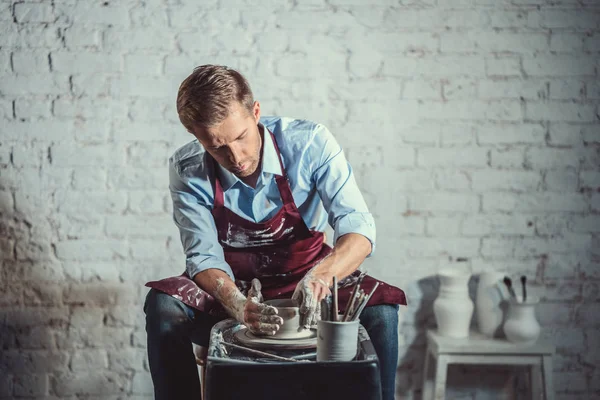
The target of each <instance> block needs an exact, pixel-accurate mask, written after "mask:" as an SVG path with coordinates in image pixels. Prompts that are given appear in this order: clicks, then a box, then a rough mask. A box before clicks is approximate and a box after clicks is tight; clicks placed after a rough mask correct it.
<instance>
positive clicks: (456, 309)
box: [433, 269, 474, 338]
mask: <svg viewBox="0 0 600 400" xmlns="http://www.w3.org/2000/svg"><path fill="white" fill-rule="evenodd" d="M438 277H439V278H440V293H439V295H438V297H437V298H436V299H435V301H434V302H433V313H434V315H435V320H436V322H437V326H438V334H439V335H440V336H447V337H453V338H465V337H468V336H469V326H470V324H471V317H472V316H473V308H474V306H473V302H472V301H471V298H470V297H469V288H468V282H469V278H470V277H471V274H470V273H468V272H466V271H461V270H455V269H444V270H442V271H440V272H439V273H438Z"/></svg>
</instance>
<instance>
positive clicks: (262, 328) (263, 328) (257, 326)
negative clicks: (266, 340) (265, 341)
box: [249, 322, 279, 336]
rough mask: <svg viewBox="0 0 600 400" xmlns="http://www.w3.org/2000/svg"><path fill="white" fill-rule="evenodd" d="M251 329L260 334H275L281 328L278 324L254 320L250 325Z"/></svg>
mask: <svg viewBox="0 0 600 400" xmlns="http://www.w3.org/2000/svg"><path fill="white" fill-rule="evenodd" d="M249 328H250V331H251V332H252V333H254V334H258V335H268V336H270V335H274V334H275V333H276V332H277V331H278V330H279V325H277V324H265V323H263V322H254V323H253V324H250V326H249Z"/></svg>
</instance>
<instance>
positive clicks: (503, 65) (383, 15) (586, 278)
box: [0, 0, 600, 400]
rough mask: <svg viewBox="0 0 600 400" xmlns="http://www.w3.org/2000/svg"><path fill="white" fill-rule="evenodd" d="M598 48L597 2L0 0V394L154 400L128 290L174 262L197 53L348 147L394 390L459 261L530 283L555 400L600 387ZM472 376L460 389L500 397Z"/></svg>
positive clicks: (495, 387) (139, 295) (490, 375)
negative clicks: (393, 339)
mask: <svg viewBox="0 0 600 400" xmlns="http://www.w3.org/2000/svg"><path fill="white" fill-rule="evenodd" d="M367 3H368V4H367ZM599 38H600V2H598V1H597V0H580V1H567V0H461V1H459V0H450V1H449V0H423V1H404V0H401V1H398V0H378V1H370V2H366V1H363V0H335V1H332V0H330V1H325V0H312V1H300V2H293V1H287V0H284V1H270V2H267V3H265V2H258V3H257V2H251V1H246V0H238V1H228V0H220V1H219V0H213V1H202V2H197V1H193V0H181V1H160V0H148V1H145V2H136V1H123V2H121V1H119V2H117V1H96V0H94V1H92V0H55V1H50V0H37V1H34V0H24V1H16V0H0V121H1V124H0V263H1V264H0V266H1V267H0V268H1V269H0V278H1V279H0V348H2V353H0V399H12V398H29V399H59V398H60V399H76V398H90V399H123V400H124V399H150V398H151V397H152V396H151V393H152V389H151V380H150V376H149V372H148V366H147V361H146V353H145V332H144V326H143V313H142V309H141V304H142V301H143V296H144V295H145V292H146V291H145V290H144V288H143V286H142V285H143V283H144V282H145V281H147V280H151V279H156V278H159V277H162V276H168V275H174V274H177V273H179V272H181V271H182V270H183V268H184V263H183V257H182V255H181V250H180V244H179V239H178V233H177V232H176V229H175V227H174V226H173V223H172V222H171V218H170V210H171V205H170V199H169V196H168V190H167V177H168V174H167V170H166V159H167V157H168V156H169V154H170V153H171V152H172V151H173V150H174V149H175V148H177V147H178V146H179V145H181V144H183V143H185V142H186V141H188V140H189V139H190V138H191V137H190V136H189V135H188V134H187V133H186V132H185V130H184V129H183V128H182V127H181V126H180V124H179V122H178V119H177V115H176V112H175V107H174V103H175V96H176V91H177V87H178V85H179V83H180V82H181V80H182V79H183V78H185V77H186V76H187V74H188V73H189V72H190V71H191V70H192V69H193V67H194V66H196V65H199V64H204V63H223V64H228V65H230V66H233V67H235V68H239V69H240V71H241V72H242V73H244V74H245V75H246V76H247V77H248V79H249V80H250V82H251V83H252V84H253V88H254V91H255V94H256V95H257V97H258V99H259V100H260V101H261V103H262V107H263V112H264V114H266V115H269V114H285V115H289V116H294V117H301V118H308V119H312V120H317V121H319V122H322V123H324V124H326V125H327V126H329V128H330V129H331V130H332V132H333V133H334V134H336V135H337V137H338V138H339V141H340V142H341V143H342V145H343V146H344V148H345V150H346V153H347V155H348V157H349V159H350V161H351V162H352V164H353V167H354V168H355V171H356V176H357V181H358V182H359V184H360V185H361V187H362V189H363V191H364V194H365V198H366V199H367V201H368V203H369V205H370V207H371V209H372V211H373V214H374V215H375V217H376V220H377V225H378V237H379V241H378V247H377V255H376V257H374V258H372V259H369V260H368V261H367V262H366V264H367V267H368V268H369V269H370V270H371V271H372V273H374V274H375V275H377V276H380V277H382V278H384V279H386V280H388V281H390V283H394V284H396V285H399V286H401V287H403V288H404V289H405V290H406V292H407V295H408V300H409V306H408V308H407V309H405V310H404V311H403V313H402V315H401V317H402V318H401V320H402V322H401V326H400V328H401V329H400V332H401V337H400V344H401V348H400V366H399V370H398V398H412V396H413V393H418V392H419V391H420V386H421V385H420V379H421V378H420V375H421V368H422V354H423V350H424V348H423V346H424V341H423V337H424V336H423V334H424V330H425V329H426V328H429V327H432V326H434V325H433V324H434V320H433V316H432V313H431V302H432V300H433V299H434V298H435V296H436V293H437V284H436V280H435V278H434V275H435V272H436V271H437V269H438V268H439V267H441V266H445V265H448V263H454V262H456V261H457V259H462V261H463V262H466V263H467V264H469V265H470V266H471V268H472V270H473V272H474V273H477V272H478V271H480V270H482V269H483V268H489V267H491V268H495V269H498V270H503V271H507V272H508V273H509V274H511V275H512V276H513V277H517V276H518V275H520V274H522V273H526V274H528V276H529V278H530V281H531V282H532V288H531V291H532V292H534V293H537V294H539V295H540V296H541V297H542V299H543V300H542V303H541V304H540V306H539V309H538V315H539V319H540V321H541V323H542V325H543V327H544V328H543V336H544V337H546V338H549V339H552V340H553V341H554V342H555V344H556V345H557V349H558V350H557V356H556V362H555V366H554V369H555V379H554V382H555V386H556V391H557V393H558V396H557V397H558V398H564V399H588V398H593V397H598V396H600V386H599V384H598V377H599V374H600V373H599V370H598V369H597V368H596V365H597V364H598V361H599V360H600V350H598V349H599V343H598V338H599V337H600V334H599V333H600V332H599V331H598V326H599V323H600V317H598V312H597V311H596V310H597V307H598V299H599V297H598V296H599V286H600V281H599V280H600V273H599V271H600V251H599V250H598V249H599V248H600V121H599V113H600V79H599V72H600V71H599V69H600V61H599V60H600V57H599V55H600V54H599V53H600V40H599ZM464 259H466V260H464ZM486 371H487V372H486ZM476 373H477V376H478V382H477V384H476V385H474V386H473V388H472V389H468V388H469V387H470V385H472V384H473V383H474V382H473V380H472V374H473V370H469V369H465V370H460V371H459V370H454V371H451V373H450V376H449V384H450V385H451V386H452V388H451V391H450V393H451V394H452V396H453V397H460V398H497V397H498V396H499V395H500V392H501V391H502V390H504V389H505V388H506V382H508V379H509V377H508V373H507V372H506V371H504V372H503V371H498V370H494V369H490V370H489V371H488V370H486V369H480V370H477V371H476ZM503 388H504V389H503ZM417 395H418V394H417Z"/></svg>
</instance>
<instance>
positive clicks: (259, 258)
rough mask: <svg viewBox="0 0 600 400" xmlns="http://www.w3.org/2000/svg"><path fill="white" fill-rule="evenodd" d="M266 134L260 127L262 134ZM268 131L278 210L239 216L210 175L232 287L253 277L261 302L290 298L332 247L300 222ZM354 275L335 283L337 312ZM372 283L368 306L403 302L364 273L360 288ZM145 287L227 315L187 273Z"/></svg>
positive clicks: (246, 285)
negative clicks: (256, 218) (258, 217)
mask: <svg viewBox="0 0 600 400" xmlns="http://www.w3.org/2000/svg"><path fill="white" fill-rule="evenodd" d="M266 132H267V130H266V129H265V134H266ZM269 133H270V132H269ZM270 134H271V137H272V139H273V143H274V145H275V150H276V151H277V155H278V157H279V163H280V165H281V170H282V173H283V175H282V176H279V175H276V176H275V181H276V182H277V187H278V189H279V193H280V195H281V200H282V201H283V206H282V207H281V209H280V210H279V211H278V212H277V214H275V216H273V217H272V218H271V219H269V220H267V221H264V222H258V223H256V222H252V221H248V220H246V219H244V218H242V217H240V216H239V215H237V214H235V213H234V212H232V211H231V210H229V209H227V208H225V204H224V200H223V189H222V187H221V183H220V181H219V178H218V176H216V178H215V201H214V206H213V209H212V215H213V217H214V219H215V224H216V227H217V233H218V239H219V243H220V244H221V246H222V247H223V251H224V254H225V261H226V262H227V264H229V266H230V267H231V269H232V271H233V274H234V276H235V283H236V285H237V286H238V288H240V290H241V291H242V292H243V293H244V295H246V294H247V290H248V288H249V287H250V282H251V281H252V279H253V278H258V279H259V280H260V282H261V284H262V294H263V297H264V299H265V300H270V299H276V298H291V297H292V294H293V293H294V289H295V288H296V285H297V284H298V282H299V281H300V280H301V279H302V278H303V277H304V275H306V273H307V272H308V271H309V270H310V269H311V268H313V267H314V266H315V265H316V264H317V263H318V262H319V261H321V260H322V259H323V258H324V257H326V256H327V255H329V254H330V253H331V251H332V249H331V247H329V246H328V245H327V244H326V243H325V242H324V234H323V232H318V231H311V230H310V229H308V227H307V226H306V224H305V223H304V220H303V219H302V216H301V215H300V212H299V211H298V208H297V207H296V204H295V203H294V198H293V197H292V191H291V189H290V185H289V183H288V180H287V175H286V173H285V169H284V168H283V163H282V161H281V154H280V152H279V148H278V146H277V142H276V141H275V136H274V135H273V134H272V133H270ZM215 163H216V162H215ZM359 274H360V273H359V271H355V272H354V273H353V274H351V275H350V276H349V277H347V278H345V279H343V280H341V281H340V283H339V289H338V297H339V307H340V312H344V311H345V306H346V304H347V302H348V299H349V297H350V294H351V292H352V289H353V287H354V286H353V283H354V282H355V281H356V280H357V278H358V275H359ZM376 282H379V287H378V288H377V291H376V292H375V293H374V295H373V296H372V297H371V299H370V301H369V303H368V304H367V305H369V306H371V305H376V304H402V305H406V297H405V295H404V292H403V291H402V290H401V289H399V288H397V287H394V286H391V285H388V284H386V283H384V282H381V281H378V280H376V279H374V278H372V277H370V276H368V275H367V276H365V277H364V279H363V281H362V283H361V288H363V289H364V290H365V292H367V293H369V292H370V291H371V289H372V288H373V286H374V285H375V283H376ZM146 286H148V287H151V288H154V289H157V290H160V291H162V292H164V293H167V294H169V295H171V296H173V297H175V298H177V299H179V300H180V301H182V302H183V303H185V304H187V305H188V306H191V307H194V308H196V309H198V310H200V311H204V312H208V313H210V314H213V315H221V316H226V314H225V311H224V309H223V308H222V307H221V305H220V304H219V303H218V302H217V301H216V299H215V298H213V297H212V296H210V295H209V294H208V293H206V292H205V291H203V290H202V289H200V288H199V287H198V285H196V283H195V282H194V281H193V280H191V279H190V278H189V276H188V275H187V273H183V274H182V275H180V276H175V277H171V278H166V279H162V280H160V281H154V282H148V283H146Z"/></svg>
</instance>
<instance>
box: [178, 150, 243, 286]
mask: <svg viewBox="0 0 600 400" xmlns="http://www.w3.org/2000/svg"><path fill="white" fill-rule="evenodd" d="M202 183H203V182H201V181H200V180H199V179H194V178H193V177H182V176H181V175H180V173H178V171H177V169H176V168H175V166H174V165H173V160H172V159H171V160H170V162H169V190H170V192H171V199H172V200H173V221H174V222H175V225H176V226H177V228H178V229H179V233H180V236H181V243H182V245H183V251H184V253H185V256H186V271H187V273H188V275H189V276H190V278H192V279H193V278H194V276H196V274H198V273H199V272H202V271H205V270H207V269H211V268H216V269H220V270H222V271H224V272H225V273H227V275H229V276H230V277H231V279H234V275H233V271H232V270H231V267H230V266H229V264H227V263H226V262H225V256H224V254H223V248H222V247H221V245H220V244H219V241H218V237H217V228H216V225H215V220H214V218H213V216H212V213H211V208H212V204H213V194H212V188H210V187H203V185H202ZM204 186H206V183H204Z"/></svg>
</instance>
